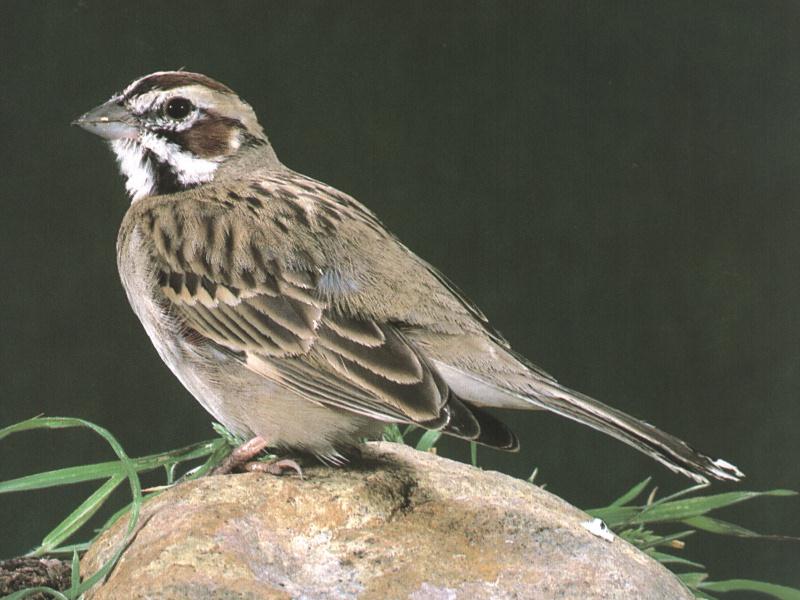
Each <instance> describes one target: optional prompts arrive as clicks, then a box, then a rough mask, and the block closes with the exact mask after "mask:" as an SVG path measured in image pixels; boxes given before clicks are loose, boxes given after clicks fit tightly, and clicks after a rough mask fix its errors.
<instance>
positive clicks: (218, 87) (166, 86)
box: [122, 71, 235, 100]
mask: <svg viewBox="0 0 800 600" xmlns="http://www.w3.org/2000/svg"><path fill="white" fill-rule="evenodd" d="M187 85H202V86H205V87H207V88H208V89H210V90H214V91H216V92H222V93H225V94H235V92H234V91H233V90H232V89H230V88H229V87H228V86H226V85H223V84H221V83H220V82H218V81H216V80H214V79H211V78H210V77H206V76H205V75H201V74H199V73H184V72H181V71H179V72H169V73H155V74H153V75H148V76H147V77H144V78H142V79H140V80H138V81H136V82H134V83H133V84H132V85H131V86H128V88H127V89H126V90H125V91H124V92H123V94H122V98H123V99H124V100H128V99H130V98H133V97H135V96H140V95H141V94H146V93H147V92H150V91H152V90H163V91H166V90H172V89H175V88H179V87H183V86H187Z"/></svg>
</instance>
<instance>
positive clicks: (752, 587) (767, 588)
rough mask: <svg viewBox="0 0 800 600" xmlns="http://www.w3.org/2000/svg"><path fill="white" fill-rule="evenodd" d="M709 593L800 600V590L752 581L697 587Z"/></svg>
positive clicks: (708, 583)
mask: <svg viewBox="0 0 800 600" xmlns="http://www.w3.org/2000/svg"><path fill="white" fill-rule="evenodd" d="M697 587H698V588H700V589H701V590H709V591H711V592H759V593H761V594H767V595H768V596H772V597H773V598H778V599H779V600H800V590H798V589H796V588H790V587H786V586H783V585H776V584H774V583H765V582H763V581H753V580H752V579H728V580H726V581H704V582H702V583H700V584H698V586H697Z"/></svg>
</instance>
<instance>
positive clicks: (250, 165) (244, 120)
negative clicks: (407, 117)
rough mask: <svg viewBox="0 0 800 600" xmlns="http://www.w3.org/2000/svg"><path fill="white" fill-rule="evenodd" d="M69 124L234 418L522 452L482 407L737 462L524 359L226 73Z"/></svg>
mask: <svg viewBox="0 0 800 600" xmlns="http://www.w3.org/2000/svg"><path fill="white" fill-rule="evenodd" d="M76 124H77V125H79V126H80V127H82V128H84V129H86V130H87V131H90V132H92V133H94V134H96V135H98V136H100V137H102V138H105V139H106V140H108V141H109V143H110V144H111V148H112V150H113V151H114V154H116V157H117V160H118V161H119V167H120V170H121V171H122V174H123V176H124V177H125V180H126V183H125V185H126V187H127V190H128V193H129V194H130V196H131V198H132V203H131V206H130V209H129V210H128V212H127V214H126V215H125V218H124V220H123V222H122V226H121V228H120V231H119V237H118V240H117V264H118V267H119V272H120V276H121V279H122V283H123V285H124V287H125V291H126V292H127V295H128V300H129V301H130V303H131V306H132V307H133V310H134V311H135V312H136V314H137V316H138V317H139V319H140V320H141V322H142V325H143V326H144V328H145V330H146V331H147V334H148V335H149V336H150V339H151V340H152V342H153V344H154V345H155V347H156V350H157V351H158V353H159V355H160V356H161V358H162V359H163V360H164V362H165V363H166V364H167V365H168V366H169V368H170V369H171V370H172V372H173V373H174V374H175V375H176V376H177V377H178V379H180V381H181V382H182V383H183V385H184V386H186V388H187V389H188V390H189V392H191V394H192V395H193V396H194V397H195V398H197V400H198V401H199V402H200V403H201V404H202V405H203V406H204V407H205V408H206V409H207V410H208V411H209V412H210V413H211V414H212V415H213V416H214V417H215V418H216V419H217V420H219V421H220V422H221V423H223V424H224V425H225V426H226V427H228V428H229V429H230V430H231V431H233V432H235V433H237V434H239V435H241V436H246V437H251V436H259V437H260V438H261V439H263V440H265V441H266V443H269V444H270V445H271V446H274V447H277V448H284V449H290V450H298V451H305V452H310V453H313V454H315V455H317V456H318V457H320V458H321V459H323V460H325V461H329V462H334V463H336V462H341V461H342V456H343V454H344V451H346V450H347V449H348V448H350V447H353V446H355V445H356V444H357V443H358V440H359V439H361V438H363V437H371V436H375V435H377V434H379V432H380V431H381V430H382V429H383V427H384V426H385V425H386V424H387V423H412V424H416V425H419V426H421V427H424V428H428V429H439V430H441V431H443V432H444V433H447V434H450V435H454V436H457V437H460V438H464V439H467V440H474V441H476V442H478V443H481V444H485V445H488V446H492V447H495V448H499V449H501V450H510V451H514V450H517V449H518V447H519V443H518V441H517V437H516V436H515V435H514V433H513V432H512V431H511V430H510V429H509V428H508V427H507V426H506V425H505V424H503V423H502V422H501V421H499V420H498V419H497V418H495V417H494V416H492V414H491V413H489V412H488V411H487V410H486V409H491V408H502V409H520V410H530V409H545V410H549V411H552V412H554V413H557V414H559V415H562V416H564V417H567V418H570V419H573V420H575V421H578V422H580V423H583V424H585V425H588V426H590V427H593V428H595V429H598V430H600V431H602V432H604V433H606V434H608V435H611V436H613V437H615V438H618V439H620V440H622V441H623V442H625V443H627V444H629V445H631V446H633V447H634V448H636V449H637V450H640V451H642V452H644V453H645V454H647V455H649V456H651V457H653V458H654V459H656V460H658V461H660V462H661V463H663V464H665V465H666V466H667V467H669V468H670V469H672V470H673V471H677V472H680V473H683V474H684V475H687V476H689V477H691V478H693V479H695V480H697V481H706V477H708V476H710V477H714V478H718V479H729V480H736V479H738V478H739V477H741V476H742V473H741V472H740V471H739V470H738V469H737V468H736V467H735V466H733V465H731V464H730V463H728V462H726V461H723V460H714V459H711V458H709V457H707V456H705V455H703V454H700V453H698V452H696V451H695V450H693V449H692V448H691V447H689V446H688V445H687V444H686V443H684V442H682V441H681V440H679V439H677V438H675V437H673V436H671V435H669V434H667V433H664V432H662V431H659V430H658V429H656V428H655V427H653V426H652V425H649V424H647V423H644V422H642V421H639V420H637V419H635V418H633V417H631V416H629V415H627V414H625V413H623V412H621V411H618V410H616V409H614V408H611V407H609V406H606V405H605V404H602V403H600V402H598V401H596V400H593V399H592V398H589V397H588V396H585V395H583V394H580V393H578V392H575V391H572V390H570V389H568V388H566V387H564V386H562V385H561V384H559V383H557V382H556V380H555V379H553V378H552V377H551V376H550V375H548V374H547V373H545V372H544V371H542V370H541V369H539V368H537V367H535V366H534V365H533V364H531V363H530V362H528V361H527V360H526V359H525V358H523V357H522V356H520V355H518V354H516V353H515V352H514V351H513V350H512V349H511V347H510V346H509V344H508V342H507V341H506V340H505V339H504V338H503V337H502V336H501V335H500V334H499V333H498V332H497V331H495V330H494V329H492V327H491V326H490V325H489V323H488V321H487V319H486V317H485V316H484V315H483V313H482V312H481V311H480V309H478V307H476V306H475V305H474V304H473V303H472V302H470V300H468V299H467V298H466V297H464V295H463V294H462V293H461V292H460V291H459V290H458V288H456V287H455V286H454V285H453V284H452V283H451V282H450V281H449V280H448V279H447V278H446V277H445V276H444V275H443V274H442V273H440V272H439V271H437V270H436V269H435V268H434V267H432V266H431V265H429V264H428V263H426V262H425V261H424V260H422V259H421V258H419V257H418V256H416V255H415V254H414V253H413V252H412V251H411V250H409V249H408V248H406V247H405V246H404V245H403V244H402V243H401V242H400V241H399V240H398V239H397V238H396V237H395V236H394V235H392V234H391V233H390V232H388V231H387V230H386V229H385V228H384V226H383V225H382V224H381V222H380V221H379V220H378V218H377V217H376V216H375V215H374V214H373V213H372V212H370V210H369V209H367V208H366V207H364V206H363V205H362V204H360V203H359V202H358V201H356V200H355V199H353V198H352V197H350V196H348V195H347V194H345V193H342V192H340V191H338V190H336V189H334V188H332V187H330V186H328V185H325V184H324V183H321V182H319V181H315V180H314V179H312V178H310V177H306V176H304V175H301V174H299V173H296V172H294V171H292V170H291V169H289V168H288V167H286V166H284V165H283V164H282V163H281V162H280V161H279V160H278V157H277V156H276V155H275V152H274V151H273V149H272V146H271V145H270V143H269V141H268V140H267V136H266V135H265V134H264V131H263V129H262V128H261V125H260V124H259V122H258V120H257V118H256V115H255V113H254V112H253V109H252V108H251V107H250V105H248V104H247V103H245V102H244V101H243V100H241V99H240V98H239V97H238V96H237V95H236V94H235V93H234V92H233V91H232V90H231V89H229V88H228V87H226V86H225V85H223V84H221V83H219V82H217V81H214V80H213V79H210V78H209V77H206V76H205V75H200V74H197V73H188V72H183V71H166V72H158V73H153V74H151V75H148V76H146V77H142V78H141V79H137V80H136V81H134V82H133V83H131V84H130V85H129V86H128V87H127V88H125V90H124V91H122V92H121V93H119V94H116V95H114V96H113V97H112V98H111V99H110V100H109V101H108V102H106V103H105V104H102V105H101V106H98V107H97V108H95V109H94V110H91V111H90V112H88V113H86V114H85V115H83V116H82V117H80V118H79V119H78V120H77V121H76Z"/></svg>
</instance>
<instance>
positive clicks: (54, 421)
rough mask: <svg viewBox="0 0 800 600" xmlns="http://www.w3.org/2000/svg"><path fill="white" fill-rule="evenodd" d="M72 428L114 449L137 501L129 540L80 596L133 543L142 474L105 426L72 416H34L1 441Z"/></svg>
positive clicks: (8, 431)
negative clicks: (14, 435) (87, 431)
mask: <svg viewBox="0 0 800 600" xmlns="http://www.w3.org/2000/svg"><path fill="white" fill-rule="evenodd" d="M68 427H86V428H88V429H91V430H92V431H94V432H95V433H96V434H98V435H99V436H100V437H102V438H103V439H104V440H105V441H106V442H107V443H108V445H109V446H111V449H112V450H113V451H114V453H115V454H116V455H117V458H118V459H119V462H120V464H121V465H122V469H123V474H124V475H125V476H126V477H127V478H128V481H129V483H130V488H131V496H132V498H133V501H132V503H131V504H132V508H131V515H130V519H129V521H128V528H127V530H126V532H125V538H124V539H123V541H122V543H121V544H120V545H119V548H118V549H117V550H116V552H115V553H114V554H113V556H112V557H111V558H110V559H109V560H108V561H107V562H106V563H105V564H104V565H103V566H102V567H101V568H100V569H99V570H98V571H97V572H96V573H94V574H93V575H92V576H91V577H89V578H87V579H86V580H85V581H83V582H82V583H81V585H80V586H78V589H77V591H76V595H77V596H79V595H80V594H83V593H84V592H85V591H86V590H88V589H89V588H91V587H92V586H93V585H94V584H95V583H97V582H98V581H100V580H101V579H102V578H103V577H105V576H106V574H107V573H108V572H109V571H110V570H111V569H112V568H113V566H114V565H115V564H116V562H117V560H119V557H120V556H121V555H122V552H123V551H124V550H125V548H126V546H127V545H128V543H129V542H130V539H131V537H132V536H133V532H134V531H135V529H136V523H137V522H138V519H139V510H140V508H141V505H142V485H141V482H140V481H139V475H138V473H137V472H136V468H135V467H134V463H133V461H132V460H131V459H130V458H129V457H128V455H127V454H126V453H125V450H123V448H122V445H121V444H120V443H119V442H118V441H117V439H116V438H115V437H114V436H113V435H112V434H111V432H109V431H108V430H107V429H105V428H104V427H100V426H99V425H95V424H94V423H91V422H89V421H85V420H83V419H73V418H68V417H34V418H33V419H28V420H27V421H22V422H21V423H17V424H15V425H11V426H9V427H5V428H3V429H0V439H3V438H4V437H6V436H8V435H10V434H12V433H19V432H21V431H28V430H32V429H65V428H68ZM59 594H60V593H59ZM60 596H62V597H64V598H66V596H64V595H63V594H60Z"/></svg>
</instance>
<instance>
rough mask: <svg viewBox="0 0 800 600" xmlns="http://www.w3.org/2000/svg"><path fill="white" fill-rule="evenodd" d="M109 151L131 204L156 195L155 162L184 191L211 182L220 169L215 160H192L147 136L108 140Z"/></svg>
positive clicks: (157, 139) (217, 161) (171, 146)
mask: <svg viewBox="0 0 800 600" xmlns="http://www.w3.org/2000/svg"><path fill="white" fill-rule="evenodd" d="M111 149H112V150H113V151H114V154H115V155H116V157H117V162H118V163H119V170H120V172H121V173H122V175H123V176H124V177H125V189H126V190H127V191H128V194H129V195H130V197H131V202H136V201H137V200H141V199H142V198H145V197H147V196H151V195H153V194H157V193H159V191H158V184H159V182H158V175H157V173H156V164H155V161H157V162H159V163H165V164H166V165H167V166H168V168H169V170H170V171H171V172H172V173H174V175H175V179H176V181H177V182H178V184H180V185H181V186H185V187H192V186H194V185H198V184H200V183H205V182H207V181H211V180H212V179H213V178H214V172H215V171H216V170H217V168H218V167H219V165H220V161H219V160H209V159H205V158H198V157H196V156H193V155H192V154H190V153H189V152H186V151H185V150H182V149H181V148H180V147H179V146H177V145H176V144H173V143H171V142H168V141H166V140H164V139H163V138H161V137H160V136H158V135H156V134H154V133H150V132H147V133H144V134H142V136H141V137H140V138H139V139H136V140H133V139H119V140H112V141H111Z"/></svg>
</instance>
